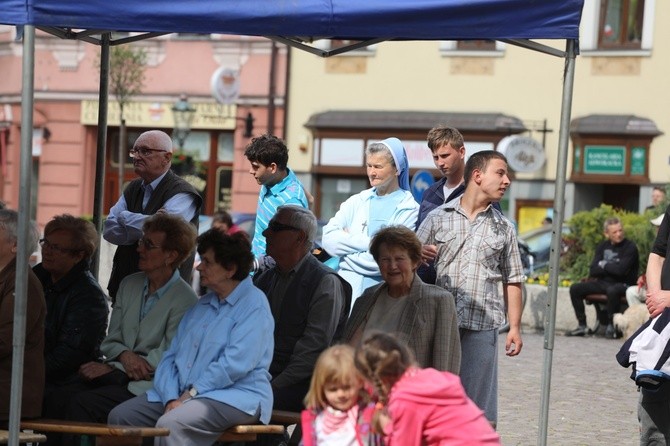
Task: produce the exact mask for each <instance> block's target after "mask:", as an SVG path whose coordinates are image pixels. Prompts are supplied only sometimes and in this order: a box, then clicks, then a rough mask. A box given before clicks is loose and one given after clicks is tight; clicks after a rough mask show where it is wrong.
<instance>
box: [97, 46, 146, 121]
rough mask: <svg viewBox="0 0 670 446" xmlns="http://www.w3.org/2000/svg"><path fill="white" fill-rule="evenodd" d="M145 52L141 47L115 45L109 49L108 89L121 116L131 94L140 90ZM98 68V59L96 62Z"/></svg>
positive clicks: (135, 93) (144, 65)
mask: <svg viewBox="0 0 670 446" xmlns="http://www.w3.org/2000/svg"><path fill="white" fill-rule="evenodd" d="M146 63H147V53H146V51H144V49H142V48H133V47H130V46H127V45H117V46H113V47H111V48H110V51H109V91H111V92H112V93H113V94H114V97H115V98H116V101H117V102H118V103H119V108H120V111H121V117H123V109H124V107H125V105H126V104H128V102H130V98H131V97H132V96H135V95H138V94H140V93H141V92H142V87H144V70H145V69H146ZM96 65H97V67H98V70H99V69H100V59H99V58H98V60H97V63H96Z"/></svg>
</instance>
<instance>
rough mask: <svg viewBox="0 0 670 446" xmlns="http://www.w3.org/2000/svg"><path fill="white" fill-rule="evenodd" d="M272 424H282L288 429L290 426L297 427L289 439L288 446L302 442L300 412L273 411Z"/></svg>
mask: <svg viewBox="0 0 670 446" xmlns="http://www.w3.org/2000/svg"><path fill="white" fill-rule="evenodd" d="M270 423H273V424H281V425H283V426H284V428H287V427H288V426H291V425H293V424H295V425H296V426H295V428H294V429H293V432H292V433H291V435H290V437H289V441H288V445H289V446H294V445H297V444H299V443H300V440H301V439H302V427H301V425H300V413H299V412H289V411H287V410H273V411H272V417H271V418H270ZM287 432H288V430H287Z"/></svg>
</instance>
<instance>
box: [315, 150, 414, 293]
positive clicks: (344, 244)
mask: <svg viewBox="0 0 670 446" xmlns="http://www.w3.org/2000/svg"><path fill="white" fill-rule="evenodd" d="M365 164H366V166H367V174H368V178H369V180H370V185H371V186H372V188H370V189H366V190H364V191H363V192H360V193H358V194H356V195H353V196H351V197H349V198H348V199H347V200H346V201H345V202H344V203H342V205H341V206H340V209H339V210H338V211H337V213H336V214H335V216H334V217H333V218H331V219H330V221H328V224H326V226H325V227H324V228H323V248H324V249H325V250H326V251H327V252H328V253H329V254H330V255H331V256H339V257H340V263H339V274H340V276H342V277H343V278H344V279H345V280H346V281H347V282H349V284H350V285H351V287H352V289H353V294H352V297H353V299H356V298H357V297H358V296H360V295H361V294H362V293H363V291H364V290H365V289H366V288H368V287H370V286H373V285H375V284H377V283H379V282H380V281H381V280H382V278H381V276H380V274H379V267H378V266H377V264H376V263H375V261H374V259H373V258H372V256H371V255H370V253H369V252H368V246H369V245H370V239H371V238H372V236H373V235H375V233H376V232H377V231H379V230H380V229H381V228H382V227H384V226H388V225H404V226H407V227H408V228H412V229H414V226H415V225H416V219H417V216H418V214H419V205H418V204H417V202H416V201H415V200H414V197H413V196H412V194H411V193H410V192H409V165H408V163H407V154H406V153H405V148H404V147H403V145H402V143H401V142H400V140H399V139H398V138H388V139H385V140H383V141H380V142H376V143H372V144H370V145H369V146H368V147H367V148H366V149H365ZM352 302H353V301H352Z"/></svg>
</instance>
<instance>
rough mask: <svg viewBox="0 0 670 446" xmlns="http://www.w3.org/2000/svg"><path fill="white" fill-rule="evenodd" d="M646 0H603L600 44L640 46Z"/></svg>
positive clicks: (612, 46)
mask: <svg viewBox="0 0 670 446" xmlns="http://www.w3.org/2000/svg"><path fill="white" fill-rule="evenodd" d="M643 19H644V0H603V2H602V4H601V5H600V26H599V29H598V46H599V47H600V48H636V49H637V48H640V44H641V43H642V25H643V22H644V20H643Z"/></svg>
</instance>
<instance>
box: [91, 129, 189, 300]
mask: <svg viewBox="0 0 670 446" xmlns="http://www.w3.org/2000/svg"><path fill="white" fill-rule="evenodd" d="M130 156H131V157H132V158H133V166H134V167H135V173H136V174H137V175H138V176H139V178H137V179H135V180H133V181H131V182H130V184H128V187H126V189H125V190H124V191H123V195H121V197H120V198H119V201H118V202H117V203H116V204H115V205H114V206H112V208H111V209H110V210H109V215H108V216H107V219H106V220H105V229H104V231H103V234H102V235H103V237H104V238H105V240H107V241H108V242H110V243H113V244H115V245H118V247H117V248H116V253H115V254H114V260H113V263H112V274H111V276H110V278H109V284H108V285H107V289H108V290H109V295H110V296H111V297H112V301H113V300H114V297H115V296H116V291H117V290H118V288H119V284H120V283H121V281H122V280H123V278H124V277H126V276H127V275H129V274H132V273H135V272H137V271H139V268H138V261H139V255H138V253H137V241H138V240H139V239H140V238H141V237H142V225H143V224H144V220H146V219H147V217H149V216H151V215H153V214H155V213H156V212H159V211H160V212H167V213H168V214H173V215H181V216H182V217H183V218H184V220H186V221H188V222H191V224H193V225H194V226H195V227H196V228H197V227H198V217H199V216H200V207H201V206H202V198H201V197H200V194H198V192H197V191H196V190H195V188H194V187H193V186H191V185H190V184H189V183H187V182H186V181H185V180H184V179H182V178H181V177H179V176H177V175H175V174H174V173H172V171H171V170H170V166H171V162H172V139H171V138H170V136H169V135H168V134H167V133H165V132H162V131H160V130H150V131H148V132H144V133H142V134H141V135H140V136H139V137H138V138H137V140H136V141H135V144H134V145H133V148H132V149H131V150H130ZM194 259H195V251H193V253H192V255H191V256H190V257H189V258H187V259H186V261H184V263H183V264H182V265H181V267H180V268H179V272H180V274H181V277H182V278H183V279H184V280H185V281H186V282H188V283H190V281H191V273H192V271H193V260H194Z"/></svg>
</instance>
